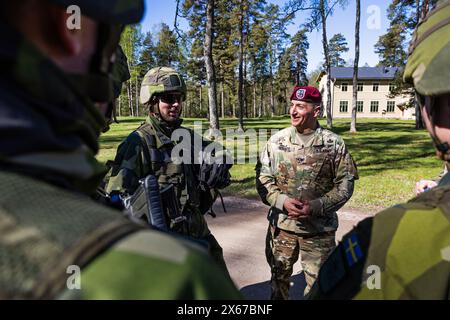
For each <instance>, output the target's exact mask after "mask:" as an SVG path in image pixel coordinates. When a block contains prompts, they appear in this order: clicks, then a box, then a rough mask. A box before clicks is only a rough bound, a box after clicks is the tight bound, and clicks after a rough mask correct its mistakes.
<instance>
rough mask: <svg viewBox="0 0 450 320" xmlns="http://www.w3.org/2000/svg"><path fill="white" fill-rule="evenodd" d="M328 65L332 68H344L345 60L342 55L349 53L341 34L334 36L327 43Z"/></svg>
mask: <svg viewBox="0 0 450 320" xmlns="http://www.w3.org/2000/svg"><path fill="white" fill-rule="evenodd" d="M328 49H329V52H330V65H331V66H332V67H345V64H346V62H345V60H344V59H343V58H342V54H343V53H345V52H348V51H349V48H348V43H347V40H346V39H345V37H344V36H343V35H342V34H341V33H338V34H335V35H334V36H333V37H332V38H331V39H330V41H329V47H328Z"/></svg>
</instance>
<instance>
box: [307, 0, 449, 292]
mask: <svg viewBox="0 0 450 320" xmlns="http://www.w3.org/2000/svg"><path fill="white" fill-rule="evenodd" d="M449 17H450V1H448V0H447V1H439V2H438V3H437V7H436V8H435V9H434V10H433V11H431V12H430V13H428V15H427V16H426V18H425V19H424V20H423V21H422V22H421V23H420V24H419V26H418V28H417V29H416V31H415V34H414V36H413V40H412V43H411V48H410V55H409V58H408V63H407V65H406V69H405V73H404V80H405V81H406V82H408V83H411V84H413V85H414V89H415V90H416V97H417V103H419V105H420V109H421V112H422V116H423V120H424V124H425V126H426V128H427V130H428V132H429V133H430V135H431V138H432V140H433V142H434V144H435V147H436V149H437V154H438V156H439V158H440V159H442V160H444V161H445V162H446V166H447V168H448V167H449V161H450V149H449V144H450V64H449V63H448V57H449V56H450V18H449ZM449 284H450V175H449V173H448V172H447V173H446V175H445V176H443V177H442V179H440V182H439V185H438V186H437V187H434V188H433V189H431V190H430V191H428V192H424V193H421V194H420V195H418V196H417V197H416V198H414V199H412V200H410V201H409V202H408V203H405V204H400V205H395V206H393V207H392V208H389V209H387V210H385V211H382V212H380V213H378V214H377V215H375V217H373V218H368V219H366V220H363V221H362V222H360V223H359V224H358V225H357V226H356V227H355V228H354V229H353V230H352V231H350V232H349V233H348V234H347V235H345V236H344V238H343V240H342V243H341V244H340V245H339V246H338V247H337V248H336V250H335V251H334V252H333V253H332V254H331V255H330V257H329V259H328V260H327V261H326V262H325V264H324V265H323V267H322V269H321V270H320V273H319V277H318V281H317V282H316V284H315V286H314V287H313V289H312V290H311V293H310V294H311V295H310V298H311V299H426V300H428V299H433V300H434V299H445V300H447V299H450V286H449Z"/></svg>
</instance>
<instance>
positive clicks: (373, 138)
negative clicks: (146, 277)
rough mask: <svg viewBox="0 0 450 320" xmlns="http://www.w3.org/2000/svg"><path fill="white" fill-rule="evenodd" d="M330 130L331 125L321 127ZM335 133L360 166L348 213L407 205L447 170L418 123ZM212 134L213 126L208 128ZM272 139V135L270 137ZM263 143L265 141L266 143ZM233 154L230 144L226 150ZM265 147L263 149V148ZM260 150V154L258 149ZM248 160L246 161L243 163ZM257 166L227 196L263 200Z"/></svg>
mask: <svg viewBox="0 0 450 320" xmlns="http://www.w3.org/2000/svg"><path fill="white" fill-rule="evenodd" d="M143 120H144V119H143V118H122V119H120V124H114V125H112V127H111V130H110V131H109V132H107V133H106V134H104V135H103V136H102V137H101V139H100V145H101V150H100V153H99V155H98V159H99V160H100V161H102V162H105V161H106V160H108V159H113V158H114V156H115V152H116V148H117V146H118V145H119V143H120V142H121V141H122V140H123V139H124V138H125V137H126V136H127V135H128V134H129V133H130V132H131V131H133V130H134V129H136V128H137V127H138V126H139V124H140V123H141V122H142V121H143ZM194 121H200V120H199V119H186V120H185V122H184V125H185V126H187V127H192V125H193V123H194ZM289 124H290V121H289V118H287V117H277V118H274V119H249V120H246V121H245V129H246V130H248V129H255V130H260V129H267V130H274V129H275V130H276V129H283V128H285V127H287V126H289ZM321 124H322V125H324V126H325V121H321ZM333 125H334V128H333V131H334V132H336V133H337V134H339V135H341V136H342V137H343V138H344V140H345V142H346V144H347V146H348V149H349V150H350V153H351V154H352V156H353V158H354V159H355V162H356V163H357V166H358V171H359V176H360V179H359V180H358V181H357V182H356V187H355V192H354V194H353V197H352V199H351V200H350V201H349V203H348V204H347V207H348V208H353V209H358V210H361V211H375V210H379V209H381V208H385V207H388V206H391V205H393V204H395V203H398V202H405V201H406V200H408V199H410V198H411V197H413V196H414V187H415V182H416V181H418V180H420V179H421V178H434V177H435V176H436V175H438V173H439V172H440V170H441V169H442V162H440V161H439V160H438V159H437V158H436V157H435V152H434V148H433V145H432V142H431V139H430V138H429V136H428V133H427V132H426V131H425V130H419V131H417V130H414V122H413V121H400V120H382V119H358V125H357V129H358V133H357V134H350V133H349V132H348V130H349V127H350V121H349V120H339V119H336V120H334V124H333ZM203 129H207V123H206V122H204V123H203ZM231 129H237V120H236V119H226V120H221V131H222V132H223V133H224V134H225V132H226V130H231ZM268 136H270V131H269V133H268ZM262 140H263V139H262ZM225 145H226V146H227V148H229V149H230V148H231V147H230V146H232V145H230V144H226V143H225ZM262 145H263V143H262V142H260V143H259V147H262ZM235 148H236V150H240V151H241V152H242V151H243V150H246V151H247V152H248V151H249V148H256V142H255V141H249V140H246V141H238V142H237V143H236V144H235ZM254 150H256V149H254ZM244 158H245V159H248V155H245V154H244V155H243V157H240V160H244ZM254 167H255V164H254V163H250V164H248V163H247V164H235V165H234V166H233V168H232V176H233V183H232V185H231V186H230V187H228V188H227V189H226V190H225V191H224V195H231V194H233V195H239V196H245V197H257V193H256V190H255V172H254Z"/></svg>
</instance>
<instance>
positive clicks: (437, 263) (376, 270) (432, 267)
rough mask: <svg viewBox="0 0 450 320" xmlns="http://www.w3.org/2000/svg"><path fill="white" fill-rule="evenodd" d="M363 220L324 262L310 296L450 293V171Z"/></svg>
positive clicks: (439, 295) (431, 296)
mask: <svg viewBox="0 0 450 320" xmlns="http://www.w3.org/2000/svg"><path fill="white" fill-rule="evenodd" d="M442 181H446V182H445V183H442V184H440V185H439V186H438V187H436V188H433V189H432V190H430V191H429V192H425V193H422V194H420V195H419V196H418V197H416V198H414V199H412V200H411V201H409V202H408V203H406V204H402V205H396V206H394V207H392V208H389V209H387V210H385V211H382V212H380V213H378V214H377V215H376V216H375V217H373V218H368V219H366V220H364V221H362V222H360V223H359V224H358V225H357V226H356V227H355V228H354V229H353V230H352V231H351V232H349V233H348V234H347V235H345V236H344V238H343V240H342V242H341V243H340V244H339V245H338V247H337V248H336V250H334V251H333V253H332V254H331V255H330V257H329V258H328V260H327V261H326V262H325V263H324V265H323V266H322V268H321V270H320V273H319V277H318V281H317V282H316V283H315V285H314V286H313V288H312V289H311V292H310V295H309V298H310V299H383V300H386V299H426V300H428V299H431V300H434V299H444V300H447V299H450V289H449V286H448V284H449V280H448V279H450V205H449V204H450V175H449V174H448V173H447V175H446V176H445V177H444V178H443V179H442Z"/></svg>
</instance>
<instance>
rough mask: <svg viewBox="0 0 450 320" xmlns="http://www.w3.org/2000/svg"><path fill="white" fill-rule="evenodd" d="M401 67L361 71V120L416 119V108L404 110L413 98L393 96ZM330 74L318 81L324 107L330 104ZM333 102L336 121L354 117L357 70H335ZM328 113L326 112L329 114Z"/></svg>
mask: <svg viewBox="0 0 450 320" xmlns="http://www.w3.org/2000/svg"><path fill="white" fill-rule="evenodd" d="M397 71H398V69H397V68H387V67H361V68H359V70H358V100H357V117H358V118H389V119H414V108H409V109H406V110H405V109H404V106H405V104H406V103H407V102H408V101H409V99H410V96H407V95H399V96H396V97H389V94H390V92H391V90H392V89H393V86H394V84H393V81H394V79H395V76H396V73H397ZM327 79H328V74H327V73H325V72H322V73H321V74H320V76H319V78H318V82H319V90H320V92H321V93H322V97H323V105H324V106H326V105H327V97H328V96H327ZM331 101H332V116H333V118H351V116H352V101H353V68H346V67H343V68H338V67H332V68H331ZM325 114H326V113H325Z"/></svg>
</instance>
